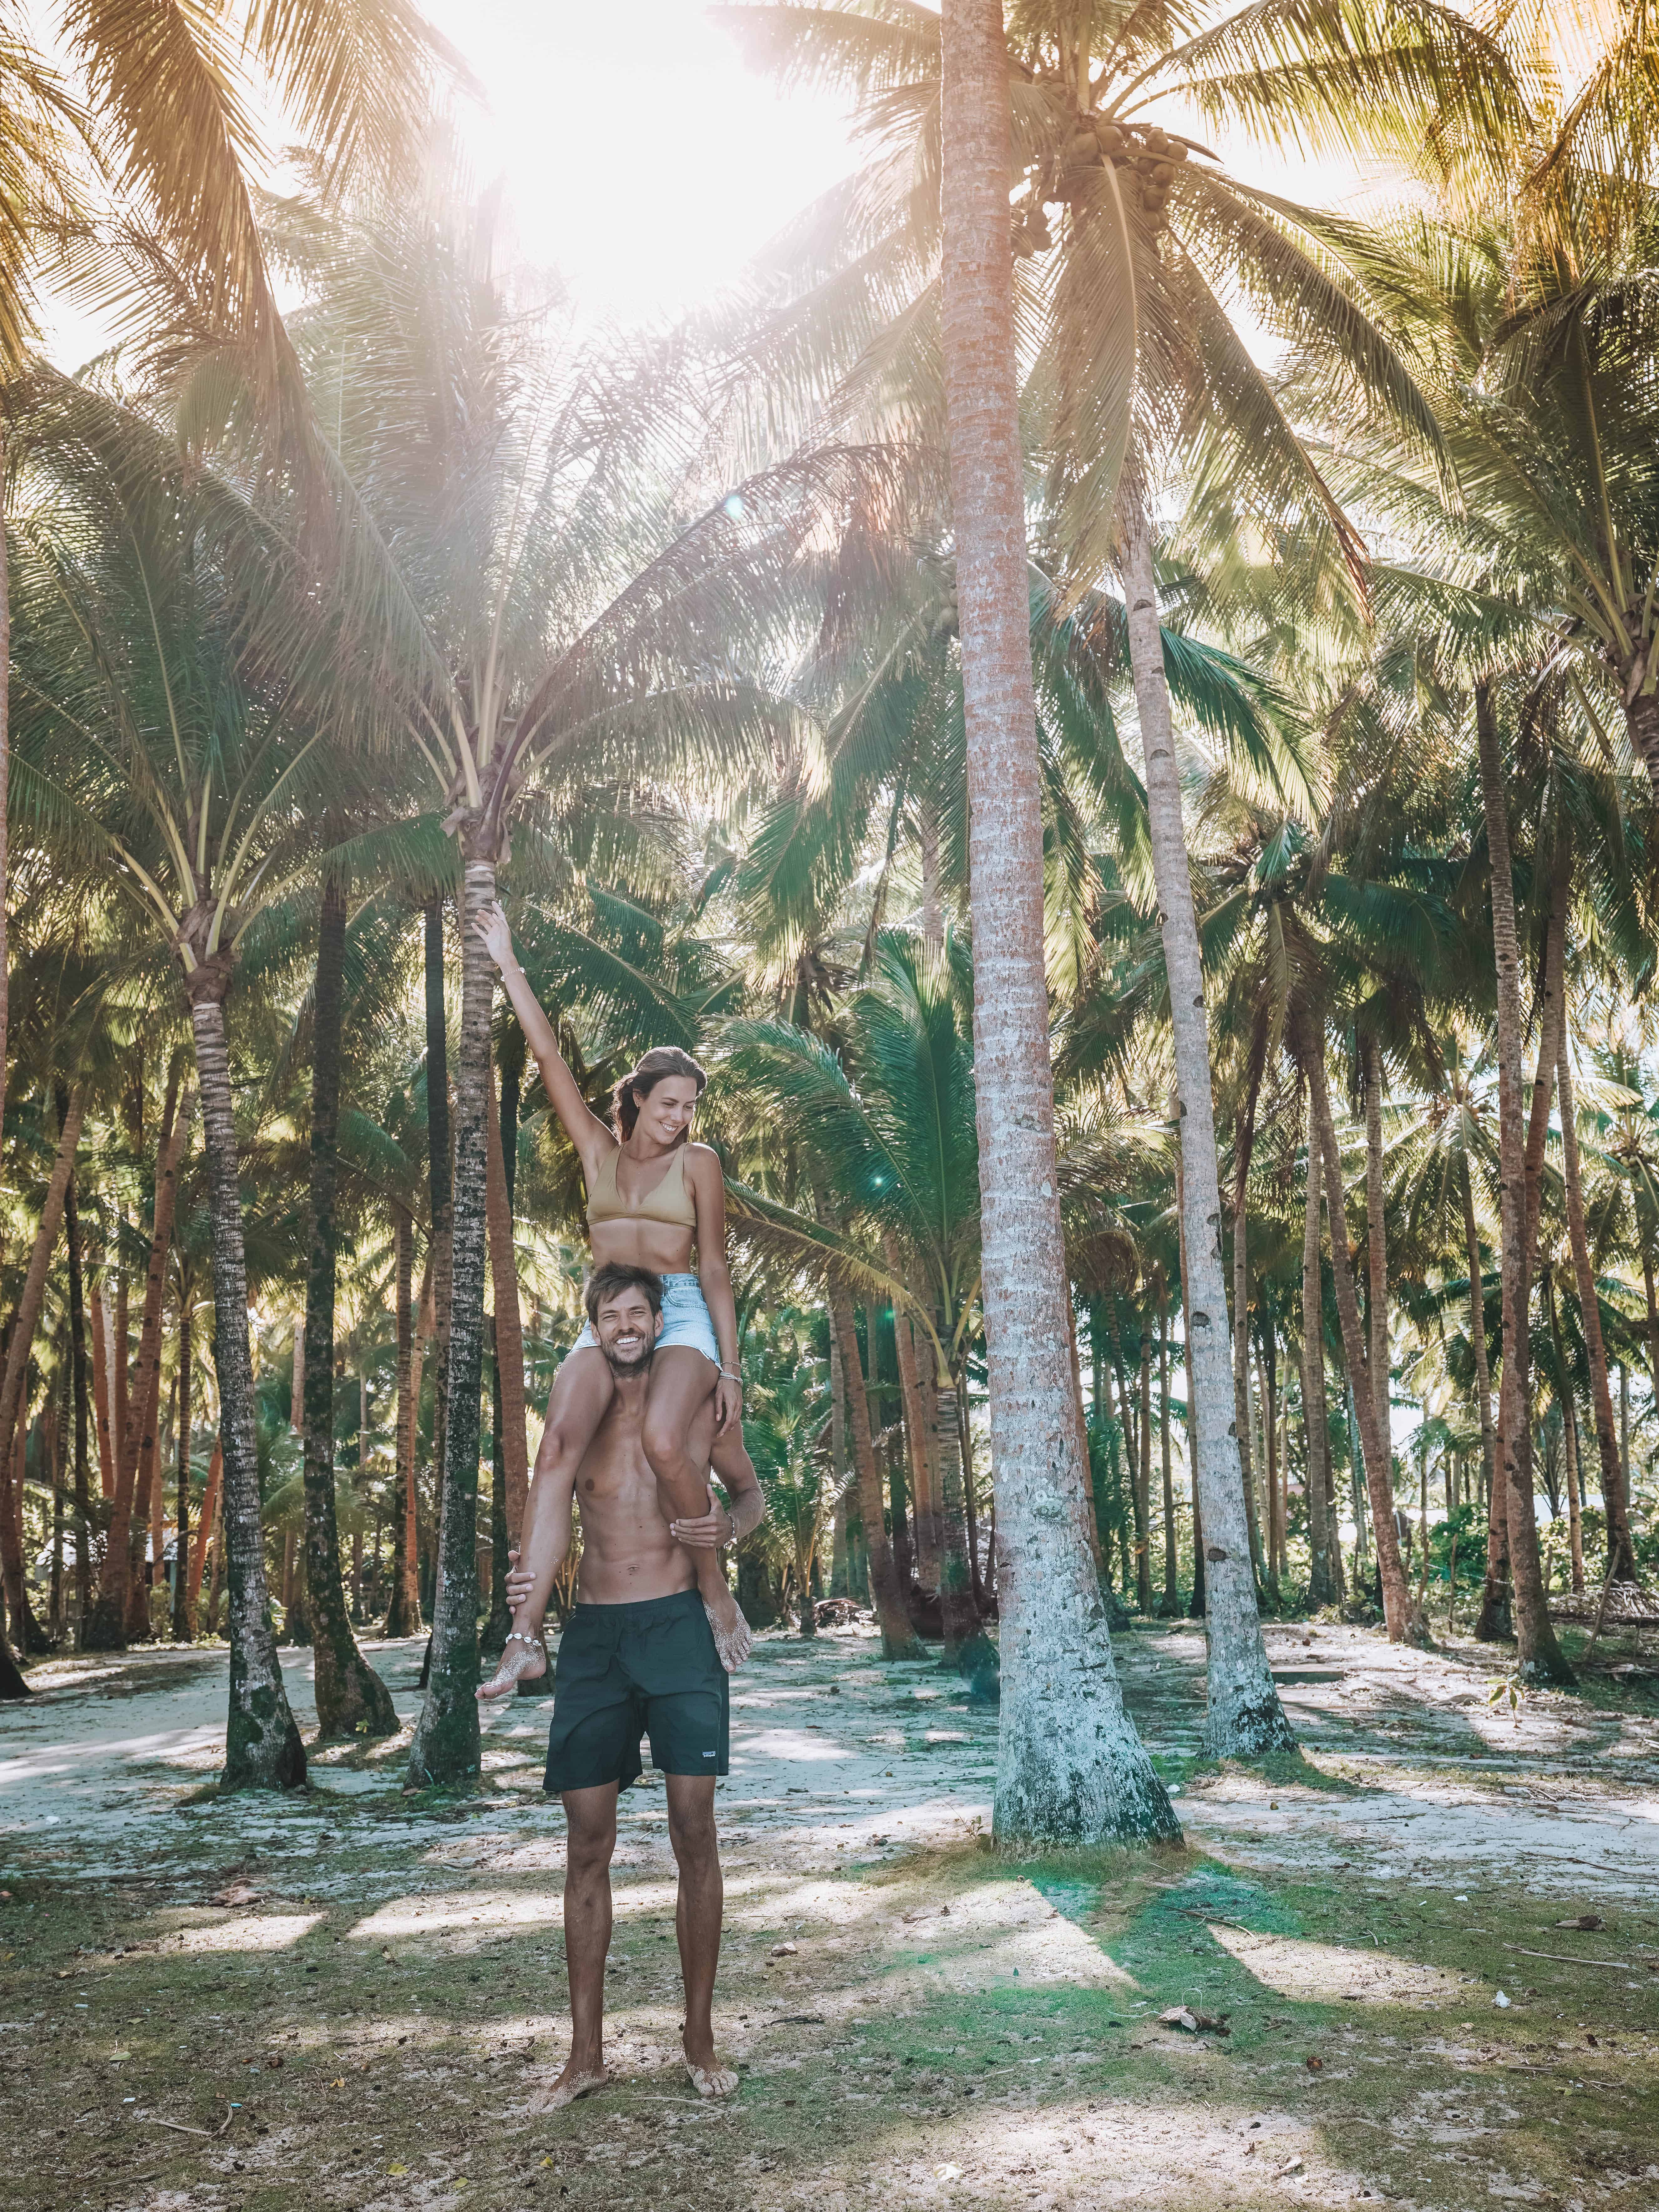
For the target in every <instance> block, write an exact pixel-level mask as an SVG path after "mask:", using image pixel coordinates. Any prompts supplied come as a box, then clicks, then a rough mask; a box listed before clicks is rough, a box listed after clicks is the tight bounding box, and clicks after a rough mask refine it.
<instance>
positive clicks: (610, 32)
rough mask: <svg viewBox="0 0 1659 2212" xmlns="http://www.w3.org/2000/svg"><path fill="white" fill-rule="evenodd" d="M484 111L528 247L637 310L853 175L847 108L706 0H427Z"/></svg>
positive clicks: (480, 133) (476, 150)
mask: <svg viewBox="0 0 1659 2212" xmlns="http://www.w3.org/2000/svg"><path fill="white" fill-rule="evenodd" d="M426 13H427V15H428V17H429V18H430V20H431V21H433V22H434V23H435V24H436V26H437V27H438V28H439V29H440V30H441V31H442V32H443V33H444V34H445V36H446V37H447V38H448V39H450V40H452V41H453V44H454V45H455V46H457V47H458V48H459V50H460V52H462V53H463V54H464V55H465V58H466V59H467V61H468V63H469V64H470V65H471V69H472V71H473V74H474V75H475V76H477V78H478V80H479V81H480V82H481V84H482V85H483V88H484V90H485V92H486V94H487V95H488V98H489V110H488V112H486V113H483V114H478V115H474V116H471V117H470V118H466V119H465V136H466V139H467V143H468V144H469V146H470V149H471V157H472V160H473V161H474V163H475V164H476V168H477V179H478V181H479V183H480V185H486V184H489V183H491V182H493V181H494V180H495V178H497V177H498V176H501V177H504V178H505V180H506V185H507V200H508V203H509V204H510V205H511V207H512V209H513V214H514V216H516V218H517V222H518V228H519V233H520V240H521V243H522V246H523V249H524V252H525V256H526V258H527V259H528V260H530V261H532V262H535V263H538V264H550V265H552V266H555V267H556V268H557V269H559V270H560V271H561V272H562V274H563V275H564V276H566V278H567V279H568V281H569V282H570V283H572V284H573V286H574V289H575V290H576V291H577V293H578V294H579V295H580V298H581V300H582V301H583V303H584V305H585V306H586V307H589V308H590V309H591V310H592V312H594V313H597V314H602V315H608V314H620V315H625V316H626V317H628V318H629V319H630V320H631V319H636V318H639V317H647V318H650V317H654V316H656V315H659V314H663V313H672V312H674V311H676V310H678V309H681V308H684V307H689V306H690V305H691V304H692V303H694V302H695V301H698V300H700V299H702V298H704V297H705V296H707V295H708V294H709V293H710V292H711V291H713V290H714V289H715V288H716V287H717V286H718V285H720V283H723V282H725V281H726V279H727V278H729V277H732V276H736V275H737V273H738V270H740V269H741V268H742V267H743V264H744V262H745V261H746V260H747V259H748V258H749V257H750V255H751V254H752V253H753V252H755V250H756V249H757V247H758V246H761V245H763V243H764V242H765V240H767V239H768V238H769V237H770V236H771V234H772V233H773V232H774V231H775V230H776V229H778V228H780V227H781V225H782V223H783V222H786V221H787V218H788V217H789V216H792V215H793V214H794V213H795V211H796V210H798V209H799V208H800V207H802V206H804V205H805V204H806V202H807V201H809V200H811V199H812V198H814V197H816V196H817V194H818V193H819V192H821V191H824V190H825V189H826V188H827V187H828V186H829V185H832V184H833V183H835V181H836V179H837V178H838V177H840V176H842V175H843V174H844V173H846V171H847V169H848V167H850V166H851V150H850V142H849V140H848V135H847V131H846V130H845V128H844V126H843V123H842V114H841V111H840V106H839V103H836V102H830V101H826V100H822V99H819V98H815V97H814V96H813V95H811V94H806V93H801V92H796V93H792V94H790V95H789V96H788V98H787V99H784V98H781V97H780V96H779V94H777V93H775V91H774V90H773V88H772V87H771V85H770V84H769V82H767V81H766V80H765V79H763V77H761V76H758V75H757V73H756V72H754V71H753V70H750V68H749V67H748V65H747V64H746V63H745V62H744V59H743V58H742V56H741V54H740V53H739V52H738V46H737V44H736V41H735V40H733V39H732V38H731V37H730V36H729V35H728V34H727V33H726V32H725V31H723V30H721V29H720V28H719V27H717V26H716V25H715V24H714V23H713V22H711V21H709V18H708V14H707V12H706V10H705V9H704V8H703V7H702V5H700V4H699V0H631V4H630V5H629V6H627V7H600V6H595V5H594V4H593V0H426Z"/></svg>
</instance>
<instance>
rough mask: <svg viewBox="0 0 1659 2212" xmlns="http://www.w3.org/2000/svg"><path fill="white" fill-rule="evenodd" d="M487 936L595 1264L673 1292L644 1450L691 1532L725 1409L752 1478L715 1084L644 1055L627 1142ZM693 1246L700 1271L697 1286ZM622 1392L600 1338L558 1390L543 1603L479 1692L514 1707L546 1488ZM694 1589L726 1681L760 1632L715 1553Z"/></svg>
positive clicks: (528, 1515) (507, 943) (617, 1106)
mask: <svg viewBox="0 0 1659 2212" xmlns="http://www.w3.org/2000/svg"><path fill="white" fill-rule="evenodd" d="M478 934H479V936H480V937H482V938H483V941H484V943H485V945H488V947H489V953H490V957H491V958H492V959H493V960H494V961H495V964H496V966H497V967H498V968H499V969H501V981H502V982H503V983H504V984H505V985H506V986H507V996H508V997H509V998H510V999H511V1000H512V1001H513V1012H515V1013H516V1014H517V1015H518V1017H519V1022H520V1026H521V1028H522V1029H523V1030H524V1033H525V1037H526V1042H528V1044H529V1046H530V1049H531V1051H532V1053H534V1054H535V1055H536V1064H537V1066H538V1067H539V1068H540V1070H541V1073H542V1082H543V1085H544V1087H545V1089H546V1091H547V1095H548V1097H549V1098H550V1099H551V1101H552V1102H553V1109H554V1111H555V1112H556V1114H557V1115H558V1117H559V1119H560V1121H562V1123H563V1124H564V1129H565V1134H566V1135H567V1136H568V1138H569V1139H570V1141H571V1143H572V1144H573V1145H574V1146H575V1148H576V1156H577V1158H579V1159H580V1162H581V1164H582V1174H583V1176H585V1178H586V1183H587V1226H588V1240H589V1243H590V1245H591V1246H592V1255H593V1261H594V1264H595V1265H596V1266H599V1267H604V1266H605V1264H606V1263H607V1262H609V1261H623V1262H625V1263H627V1264H629V1265H630V1266H633V1267H648V1268H649V1269H650V1270H651V1271H652V1273H653V1274H658V1275H660V1276H661V1277H662V1289H663V1303H662V1316H663V1328H662V1334H661V1335H660V1336H659V1338H658V1340H657V1349H656V1354H655V1357H654V1358H653V1361H652V1364H651V1384H650V1389H649V1392H648V1394H647V1399H646V1412H645V1437H644V1443H645V1451H646V1456H647V1459H648V1460H649V1461H650V1462H651V1467H652V1470H653V1473H654V1474H655V1475H656V1477H657V1496H658V1500H659V1504H661V1507H662V1510H663V1516H664V1518H665V1520H667V1521H669V1522H680V1521H693V1520H697V1519H699V1518H701V1517H702V1516H706V1515H707V1514H708V1511H709V1510H710V1509H709V1499H708V1482H707V1478H706V1474H705V1471H704V1469H703V1468H702V1465H701V1464H700V1463H699V1462H697V1461H695V1460H694V1459H693V1458H692V1456H691V1455H690V1452H689V1451H688V1450H687V1449H686V1441H687V1437H688V1436H689V1434H690V1429H691V1425H692V1423H693V1421H694V1420H695V1419H696V1416H697V1415H698V1414H699V1413H702V1412H703V1411H704V1409H705V1408H706V1407H707V1406H708V1401H709V1397H710V1395H711V1394H712V1395H713V1397H714V1453H713V1465H714V1470H715V1472H716V1473H717V1474H721V1476H722V1480H724V1479H725V1475H726V1471H727V1470H729V1471H731V1472H733V1473H736V1472H738V1471H739V1470H740V1469H747V1468H748V1463H749V1455H748V1454H747V1452H746V1451H745V1450H744V1443H743V1429H742V1426H741V1423H740V1419H739V1415H740V1413H741V1412H742V1407H743V1383H742V1381H741V1379H740V1378H739V1376H738V1316H737V1307H736V1304H735V1303H734V1302H733V1299H732V1275H731V1270H730V1269H729V1268H728V1267H727V1266H726V1182H725V1178H724V1176H722V1174H721V1172H720V1161H719V1159H718V1158H717V1157H716V1156H715V1154H714V1152H712V1151H711V1150H710V1148H709V1147H708V1146H707V1145H694V1144H690V1143H689V1142H688V1141H687V1137H688V1133H689V1131H690V1126H691V1116H692V1115H693V1113H694V1112H695V1111H696V1103H697V1099H698V1097H699V1096H700V1095H701V1093H702V1088H703V1085H704V1084H705V1082H706V1081H707V1080H708V1079H707V1077H706V1076H705V1075H704V1073H703V1072H702V1068H701V1067H699V1066H698V1065H697V1063H696V1060H693V1059H692V1058H691V1056H690V1054H689V1053H684V1052H681V1051H679V1050H678V1048H676V1047H674V1046H672V1045H664V1046H659V1047H658V1048H657V1049H656V1050H654V1051H653V1052H647V1054H645V1056H644V1057H643V1059H642V1060H641V1061H640V1062H639V1065H638V1066H636V1067H635V1068H634V1069H633V1071H632V1072H631V1073H629V1074H628V1075H626V1076H624V1077H623V1080H622V1081H621V1082H620V1083H619V1084H618V1085H617V1088H616V1091H615V1094H614V1099H613V1105H612V1115H613V1120H614V1123H615V1127H614V1128H608V1127H606V1126H605V1123H604V1122H603V1121H600V1120H599V1116H598V1115H596V1114H593V1113H592V1112H590V1110H589V1109H588V1105H587V1101H586V1099H585V1098H584V1097H582V1094H581V1091H580V1088H579V1087H578V1085H577V1082H576V1079H575V1077H574V1075H572V1073H570V1070H569V1068H568V1066H567V1065H566V1063H565V1060H564V1056H563V1054H562V1053H561V1052H560V1050H559V1048H558V1042H557V1040H556V1038H555V1036H554V1034H553V1025H552V1024H551V1023H550V1021H549V1020H548V1018H547V1016H546V1015H545V1014H544V1012H543V1011H542V1008H541V1006H540V1003H539V1001H538V999H537V997H536V994H535V993H534V992H533V991H532V989H531V987H530V984H529V982H528V981H527V979H526V975H525V972H524V970H523V969H522V968H520V965H519V963H518V961H517V960H516V959H515V958H514V957H513V933H512V931H511V930H510V929H509V928H508V927H507V917H506V915H504V914H503V913H502V912H501V908H500V907H498V906H497V907H493V908H491V909H490V911H489V914H487V915H485V916H484V917H483V920H482V921H480V923H479V924H478ZM694 1246H695V1247H696V1257H697V1265H696V1273H692V1272H691V1255H692V1249H693V1247H694ZM613 1388H614V1385H613V1383H612V1382H611V1370H610V1368H609V1367H608V1366H607V1365H606V1364H605V1355H604V1353H603V1352H601V1351H600V1350H599V1346H598V1345H597V1343H596V1342H595V1340H594V1337H593V1332H592V1328H586V1327H585V1328H583V1330H582V1333H581V1334H580V1336H579V1337H578V1338H577V1340H576V1341H575V1344H574V1346H573V1347H572V1349H571V1352H570V1354H569V1357H568V1358H567V1359H566V1360H565V1361H564V1364H562V1366H561V1368H560V1369H559V1371H558V1374H557V1376H556V1378H555V1380H554V1383H553V1393H552V1395H551V1397H550V1399H549V1400H548V1404H547V1425H546V1427H545V1429H544V1431H543V1434H542V1443H541V1449H540V1450H539V1451H538V1454H537V1458H536V1470H537V1475H538V1480H537V1481H536V1482H534V1483H532V1485H531V1489H530V1499H529V1503H528V1505H527V1506H526V1512H525V1525H524V1529H523V1533H522V1537H521V1541H520V1572H521V1573H522V1572H528V1573H529V1574H530V1575H532V1577H534V1580H533V1583H532V1590H531V1595H530V1597H529V1599H528V1601H526V1602H525V1603H524V1604H522V1605H520V1607H519V1608H518V1609H517V1611H516V1612H515V1613H514V1615H513V1633H512V1635H511V1636H510V1637H509V1638H507V1648H506V1650H504V1651H503V1652H502V1655H501V1665H500V1666H499V1667H498V1668H496V1670H495V1674H494V1675H493V1676H492V1677H491V1679H490V1680H489V1681H488V1682H486V1683H485V1684H484V1685H483V1688H482V1689H481V1690H480V1691H479V1693H478V1694H479V1695H480V1697H483V1698H499V1697H505V1696H506V1694H507V1692H508V1691H509V1690H511V1689H512V1687H513V1684H514V1683H515V1682H517V1681H519V1680H523V1679H533V1678H534V1677H535V1676H537V1675H538V1674H545V1673H546V1671H547V1652H546V1649H545V1647H544V1644H543V1643H542V1638H541V1625H542V1621H543V1620H544V1617H545V1615H546V1612H547V1601H548V1598H549V1596H550V1593H551V1590H552V1585H553V1571H554V1570H553V1565H552V1562H551V1560H550V1559H548V1558H547V1557H546V1554H547V1552H548V1545H547V1542H546V1541H545V1532H541V1533H542V1534H543V1541H541V1542H540V1543H539V1544H538V1515H537V1510H536V1503H537V1499H538V1496H540V1497H546V1496H548V1495H550V1492H551V1491H552V1488H553V1486H552V1485H551V1484H550V1483H545V1484H544V1483H543V1482H542V1481H541V1480H539V1478H540V1476H541V1475H542V1474H544V1473H546V1472H548V1471H550V1470H552V1469H555V1468H560V1467H562V1466H568V1467H570V1468H572V1469H573V1470H574V1468H575V1467H577V1466H579V1465H580V1462H581V1460H582V1457H583V1455H585V1453H586V1450H587V1448H588V1446H589V1444H591V1443H592V1441H593V1437H594V1434H595V1431H597V1430H598V1428H599V1423H600V1422H601V1421H602V1420H603V1419H604V1418H605V1409H606V1407H608V1406H609V1405H610V1403H611V1392H612V1389H613ZM687 1548H688V1549H689V1550H690V1553H691V1557H692V1559H693V1560H694V1562H695V1563H696V1570H697V1588H698V1590H699V1592H700V1593H701V1595H702V1601H703V1605H704V1607H705V1609H706V1610H707V1612H708V1625H709V1626H710V1627H711V1628H712V1629H713V1630H714V1644H715V1648H716V1650H718V1651H719V1653H720V1661H721V1663H722V1664H723V1665H724V1667H725V1668H726V1671H727V1673H728V1674H729V1673H731V1672H732V1670H733V1669H735V1668H738V1667H739V1666H741V1665H742V1663H743V1662H744V1659H746V1658H747V1657H748V1656H749V1650H750V1642H751V1638H750V1633H749V1624H748V1623H747V1621H745V1620H744V1617H743V1615H742V1613H740V1612H739V1611H738V1601H737V1600H736V1599H735V1598H734V1597H733V1596H732V1592H731V1589H730V1588H729V1587H728V1585H727V1583H726V1576H725V1573H724V1571H723V1570H722V1568H721V1565H720V1554H719V1553H718V1551H717V1550H715V1549H714V1548H713V1547H712V1544H710V1543H708V1542H705V1543H703V1544H702V1545H700V1546H694V1545H688V1547H687Z"/></svg>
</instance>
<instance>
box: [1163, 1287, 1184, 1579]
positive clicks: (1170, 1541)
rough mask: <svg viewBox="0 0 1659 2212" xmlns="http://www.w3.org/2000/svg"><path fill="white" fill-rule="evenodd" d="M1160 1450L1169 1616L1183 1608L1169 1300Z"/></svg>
mask: <svg viewBox="0 0 1659 2212" xmlns="http://www.w3.org/2000/svg"><path fill="white" fill-rule="evenodd" d="M1158 1467H1159V1471H1160V1472H1161V1473H1162V1474H1163V1477H1164V1595H1163V1596H1162V1597H1161V1598H1160V1599H1159V1600H1158V1611H1159V1613H1162V1614H1163V1615H1164V1619H1165V1620H1175V1619H1176V1616H1177V1615H1178V1613H1180V1611H1181V1587H1180V1574H1179V1561H1178V1559H1177V1558H1176V1518H1175V1476H1174V1472H1173V1470H1172V1468H1171V1466H1170V1301H1169V1297H1168V1294H1167V1292H1166V1293H1165V1295H1164V1297H1162V1298H1161V1299H1160V1300H1159V1301H1158Z"/></svg>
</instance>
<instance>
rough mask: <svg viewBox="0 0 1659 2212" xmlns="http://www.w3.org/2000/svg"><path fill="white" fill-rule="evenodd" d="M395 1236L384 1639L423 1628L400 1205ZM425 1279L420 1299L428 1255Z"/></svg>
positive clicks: (411, 1246) (405, 1225)
mask: <svg viewBox="0 0 1659 2212" xmlns="http://www.w3.org/2000/svg"><path fill="white" fill-rule="evenodd" d="M396 1237H397V1248H398V1260H397V1287H396V1290H395V1292H394V1296H395V1297H396V1299H397V1304H398V1311H397V1328H398V1447H397V1457H398V1476H397V1494H398V1510H397V1515H396V1517H395V1519H394V1521H393V1523H392V1601H391V1603H390V1605H389V1607H387V1611H386V1634H387V1635H388V1636H414V1635H416V1634H417V1633H418V1632H419V1630H420V1626H421V1585H420V1571H419V1560H418V1558H417V1555H416V1542H417V1527H416V1523H417V1510H418V1501H417V1498H416V1486H415V1422H416V1404H415V1401H416V1394H417V1392H418V1390H419V1388H420V1386H419V1383H418V1382H417V1381H416V1368H415V1316H414V1314H413V1312H412V1311H411V1310H410V1293H411V1291H413V1288H414V1282H415V1224H414V1222H413V1221H412V1220H411V1219H410V1216H409V1214H408V1213H407V1212H405V1211H404V1208H403V1207H402V1206H398V1209H397V1223H396ZM427 1277H428V1279H427V1281H426V1282H425V1283H423V1284H422V1299H423V1300H424V1298H425V1297H426V1296H427V1294H428V1291H429V1288H430V1280H431V1261H430V1258H429V1257H428V1263H427Z"/></svg>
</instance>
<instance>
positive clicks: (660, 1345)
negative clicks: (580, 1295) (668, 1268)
mask: <svg viewBox="0 0 1659 2212" xmlns="http://www.w3.org/2000/svg"><path fill="white" fill-rule="evenodd" d="M598 1343H599V1339H598V1337H596V1336H595V1335H594V1334H593V1331H592V1327H591V1326H590V1325H589V1324H588V1323H586V1322H584V1323H583V1324H582V1333H581V1334H580V1336H579V1337H578V1338H577V1339H576V1341H575V1342H574V1344H573V1345H572V1346H571V1347H570V1349H571V1350H572V1351H573V1352H585V1351H587V1350H589V1349H590V1348H592V1347H593V1346H597V1345H598ZM677 1344H687V1345H690V1347H691V1349H692V1351H693V1352H702V1355H703V1357H704V1358H705V1359H712V1360H713V1362H714V1364H715V1366H716V1367H718V1366H719V1365H720V1340H719V1339H718V1338H717V1337H716V1336H715V1334H714V1322H713V1321H712V1320H711V1319H710V1318H709V1313H708V1301H707V1300H706V1299H705V1298H704V1297H703V1294H702V1284H701V1283H700V1282H699V1281H698V1280H697V1279H696V1276H695V1275H665V1276H664V1277H663V1278H662V1334H661V1335H660V1336H659V1338H658V1339H657V1349H658V1351H659V1352H670V1351H671V1350H672V1349H673V1347H674V1346H676V1345H677Z"/></svg>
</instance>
